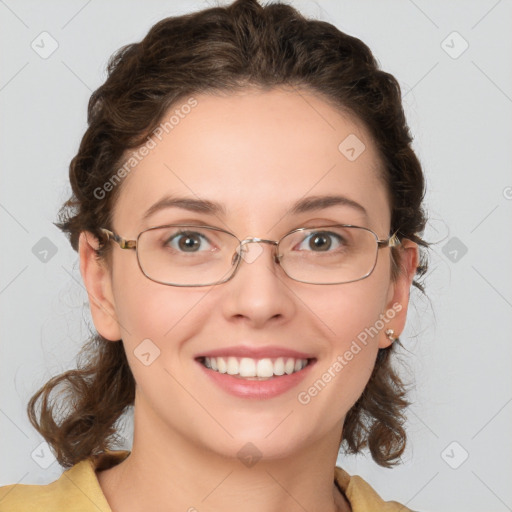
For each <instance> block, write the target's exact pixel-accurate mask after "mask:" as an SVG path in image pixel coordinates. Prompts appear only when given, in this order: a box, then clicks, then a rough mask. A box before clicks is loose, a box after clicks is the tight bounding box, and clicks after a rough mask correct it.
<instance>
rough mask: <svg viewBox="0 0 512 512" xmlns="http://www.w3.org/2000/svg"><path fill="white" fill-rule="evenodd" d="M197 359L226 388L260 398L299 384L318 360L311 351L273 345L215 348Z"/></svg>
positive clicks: (271, 395) (276, 393)
mask: <svg viewBox="0 0 512 512" xmlns="http://www.w3.org/2000/svg"><path fill="white" fill-rule="evenodd" d="M195 359H196V361H197V362H198V363H199V367H200V368H201V369H202V370H203V371H204V372H205V374H206V375H207V377H208V378H210V379H211V380H212V382H214V383H215V384H216V385H217V386H219V387H220V388H221V389H223V390H224V391H226V392H228V393H229V394H231V395H235V396H237V397H241V398H255V399H260V400H261V399H268V398H272V397H275V396H278V395H280V394H282V393H285V392H286V391H288V390H290V389H292V388H294V387H296V386H297V385H298V384H299V382H301V381H302V380H303V379H304V378H305V376H306V375H307V374H308V373H309V371H310V369H311V367H312V366H313V365H314V363H315V362H316V358H315V357H313V356H312V355H311V354H307V353H304V352H298V351H296V350H289V349H285V348H282V347H272V346H267V347H260V348H253V347H248V346H237V347H230V348H224V349H216V350H212V351H209V352H208V353H203V354H201V355H198V356H197V357H196V358H195Z"/></svg>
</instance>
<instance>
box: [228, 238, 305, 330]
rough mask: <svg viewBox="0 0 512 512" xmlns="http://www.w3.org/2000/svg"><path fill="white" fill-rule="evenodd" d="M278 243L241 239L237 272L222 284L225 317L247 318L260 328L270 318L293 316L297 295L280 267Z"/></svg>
mask: <svg viewBox="0 0 512 512" xmlns="http://www.w3.org/2000/svg"><path fill="white" fill-rule="evenodd" d="M276 246H277V242H276V241H274V240H265V239H261V238H248V239H246V240H244V241H243V242H242V245H241V255H239V256H237V257H238V258H241V260H240V262H239V264H238V268H237V270H236V273H235V275H234V276H233V277H232V278H231V279H230V281H228V282H227V283H225V284H224V285H223V286H225V289H224V290H225V291H226V295H225V299H224V301H223V312H224V315H225V316H226V318H228V319H237V320H238V321H240V320H241V319H245V322H246V323H249V324H252V326H253V327H258V326H259V327H261V326H263V325H265V324H266V323H267V322H269V321H271V320H272V321H276V320H278V319H280V320H281V321H285V320H286V319H289V318H291V317H292V315H293V312H294V311H295V303H294V300H293V297H294V295H293V293H292V292H291V290H290V287H289V284H288V282H287V277H286V274H285V273H284V272H283V270H282V269H281V268H280V266H279V256H278V255H277V253H276ZM269 253H270V256H271V257H270V258H269Z"/></svg>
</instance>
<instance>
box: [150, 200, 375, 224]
mask: <svg viewBox="0 0 512 512" xmlns="http://www.w3.org/2000/svg"><path fill="white" fill-rule="evenodd" d="M332 206H348V207H350V208H352V209H354V210H358V211H359V212H360V213H362V214H363V215H365V216H366V217H368V212H367V211H366V209H365V208H364V206H362V205H361V204H359V203H357V202H356V201H354V200H352V199H349V198H348V197H345V196H340V195H324V196H310V197H306V198H302V199H299V200H298V201H296V202H295V203H293V204H292V205H291V207H290V208H289V214H291V215H297V214H301V213H307V212H313V211H317V210H323V209H325V208H330V207H332ZM166 208H181V209H183V210H188V211H190V212H197V213H204V214H207V215H215V216H217V215H219V216H225V215H226V208H225V207H224V206H223V205H222V204H220V203H217V202H215V201H209V200H207V199H195V198H193V197H177V196H165V197H162V199H160V200H159V201H157V202H156V203H155V204H153V205H152V206H150V207H149V208H148V209H147V210H146V212H145V213H144V215H143V217H142V219H143V220H146V219H148V218H149V217H151V216H152V215H153V214H155V213H156V212H158V211H160V210H163V209H166Z"/></svg>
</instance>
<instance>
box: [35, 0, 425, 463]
mask: <svg viewBox="0 0 512 512" xmlns="http://www.w3.org/2000/svg"><path fill="white" fill-rule="evenodd" d="M248 86H251V87H260V88H263V89H270V88H272V87H277V86H291V87H293V88H302V89H306V90H309V91H312V92H313V93H315V94H317V95H319V96H321V97H322V98H323V99H325V100H326V101H328V102H330V103H331V104H332V105H334V106H335V107H337V108H339V109H340V110H342V111H344V112H348V113H350V114H352V115H353V116H355V118H357V119H359V120H360V121H362V122H363V124H364V125H365V127H366V128H367V130H369V133H370V134H371V136H372V138H373V141H374V143H375V145H376V147H377V151H378V153H379V155H380V158H381V161H382V164H383V168H384V169H385V171H384V173H385V176H384V178H385V182H386V184H387V188H388V192H389V196H390V201H391V212H392V216H391V230H392V231H393V232H394V231H396V230H398V234H399V237H400V238H407V239H410V240H412V241H414V242H416V243H418V245H419V246H420V249H421V250H420V265H419V267H418V269H417V274H416V279H415V281H414V285H415V286H416V287H417V288H419V289H420V290H421V291H422V292H423V291H424V290H423V286H422V284H421V283H420V282H419V281H418V278H419V277H421V276H423V274H424V273H425V271H426V268H427V263H426V256H425V249H426V248H427V247H428V244H427V243H426V242H425V241H423V240H422V239H421V238H420V235H421V234H422V233H423V230H424V227H425V223H426V218H425V214H424V210H423V208H422V201H423V198H424V194H425V183H424V177H423V173H422V169H421V165H420V162H419V160H418V158H417V157H416V155H415V153H414V152H413V150H412V148H411V142H412V137H411V135H410V132H409V128H408V126H407V123H406V119H405V115H404V111H403V108H402V104H401V91H400V86H399V84H398V82H397V80H396V79H395V78H394V77H393V76H392V75H390V74H388V73H386V72H384V71H382V70H380V69H379V66H378V63H377V61H376V60H375V58H374V57H373V55H372V53H371V51H370V49H369V48H368V47H367V46H366V45H365V44H364V43H363V42H362V41H360V40H359V39H357V38H355V37H352V36H349V35H347V34H345V33H343V32H341V31H340V30H338V29H337V28H336V27H334V26H333V25H331V24H329V23H327V22H324V21H319V20H312V19H306V18H305V17H303V16H302V15H301V14H300V13H299V12H298V11H297V10H295V9H294V8H293V7H291V6H289V5H286V4H281V3H273V4H268V5H265V6H262V5H260V4H259V3H258V2H257V1H256V0H237V1H235V2H233V3H232V4H231V5H229V6H225V7H213V8H208V9H204V10H202V11H199V12H196V13H192V14H187V15H183V16H178V17H169V18H166V19H163V20H162V21H160V22H158V23H157V24H155V25H154V26H153V27H152V28H151V29H150V31H149V32H148V34H147V35H146V37H144V39H143V40H142V41H141V42H140V43H134V44H129V45H127V46H125V47H123V48H121V49H120V50H118V51H117V52H116V53H115V54H114V55H113V56H112V57H111V59H110V61H109V64H108V78H107V80H106V81H105V83H104V84H103V85H101V86H100V87H99V88H98V89H97V90H96V91H95V92H94V93H93V94H92V96H91V98H90V101H89V105H88V128H87V130H86V132H85V134H84V136H83V138H82V141H81V144H80V147H79V150H78V153H77V154H76V156H75V157H74V158H73V159H72V161H71V163H70V167H69V179H70V182H71V186H72V196H71V197H70V199H69V200H68V201H66V202H65V203H64V205H63V206H62V208H61V210H60V212H59V219H58V220H59V222H58V223H55V225H56V226H58V227H59V228H60V229H61V230H62V231H64V232H65V233H66V234H67V236H68V237H69V239H70V242H71V245H72V247H73V249H75V250H78V239H79V236H80V233H81V232H82V231H90V232H92V233H93V234H94V235H95V236H96V237H97V238H98V240H100V243H101V245H100V250H99V251H98V253H97V254H98V257H99V258H105V259H106V260H107V261H109V259H110V258H109V249H108V247H109V244H106V243H105V237H104V235H103V234H102V232H100V230H99V228H100V227H101V226H105V227H109V228H110V227H111V219H112V210H113V206H114V204H115V202H116V198H117V197H118V194H119V191H120V189H121V186H117V187H113V189H112V191H111V192H109V193H108V194H106V195H105V197H102V196H101V195H99V194H97V193H96V194H95V191H97V190H98V188H101V187H102V186H104V184H105V183H106V182H108V181H109V180H110V179H111V178H112V176H113V175H114V173H115V171H116V169H119V166H120V165H122V162H123V161H124V159H125V158H126V154H127V150H129V149H133V148H137V147H139V146H140V145H141V144H142V143H143V142H144V141H145V139H146V138H147V137H148V136H150V135H151V133H152V132H153V130H154V129H155V128H156V127H157V126H158V125H159V123H160V121H161V119H162V116H163V115H164V114H165V113H166V112H167V111H168V109H169V108H170V107H171V106H172V105H175V104H177V103H178V102H179V101H180V100H181V99H183V98H185V97H189V96H190V95H191V94H200V93H202V92H212V91H214V92H220V91H223V92H227V93H229V92H235V91H238V90H240V89H241V88H244V87H248ZM97 196H98V197H97ZM395 251H396V250H395V249H393V250H392V261H393V266H392V268H393V273H392V277H393V278H396V275H397V272H399V271H400V268H399V265H398V264H397V261H398V256H397V253H396V252H395ZM397 342H398V343H399V340H397ZM394 347H395V343H393V344H392V345H391V346H390V347H389V348H386V349H379V352H378V355H377V359H376V364H375V367H374V370H373V374H372V376H371V378H370V380H369V382H368V384H367V386H366V388H365V390H364V392H363V393H362V395H361V397H360V398H359V399H358V401H357V402H356V403H355V404H354V406H353V407H352V408H351V409H350V411H349V412H348V414H347V416H346V418H345V423H344V426H343V439H342V440H341V444H340V446H341V447H343V448H344V449H345V451H346V452H348V453H357V452H359V451H360V450H361V449H363V448H365V447H367V448H369V450H370V452H371V455H372V457H373V459H374V460H375V461H376V462H377V463H378V464H380V465H381V466H387V467H389V466H391V465H393V464H397V463H398V461H399V458H400V456H401V454H402V453H403V451H404V449H405V442H406V434H405V430H404V428H403V423H404V421H405V416H404V410H405V408H406V407H407V406H408V405H409V402H408V401H407V399H406V386H405V384H404V383H403V382H402V380H401V379H400V377H399V376H398V374H397V372H396V370H395V369H394V368H393V367H392V364H391V362H392V361H391V354H392V353H393V352H394V351H395V348H394ZM59 387H62V388H63V389H61V390H60V391H58V388H59ZM53 391H56V393H57V396H58V397H59V399H60V404H68V405H69V406H70V409H69V411H68V412H67V414H64V415H61V416H63V417H61V418H56V417H54V415H55V416H56V412H55V402H52V401H50V395H51V393H52V392H53ZM134 397H135V381H134V378H133V375H132V372H131V370H130V368H129V365H128V362H127V359H126V355H125V352H124V348H123V344H122V342H121V340H119V341H118V342H112V341H108V340H106V339H104V338H103V337H102V336H101V335H99V334H95V335H93V336H92V338H91V339H90V340H89V341H88V342H87V343H86V344H85V345H84V347H83V348H82V350H81V352H80V354H79V358H78V361H77V369H76V370H70V371H67V372H65V373H63V374H61V375H57V376H55V377H53V378H52V379H51V380H49V381H48V382H47V383H46V384H45V385H44V386H43V387H42V388H41V389H39V390H38V391H37V393H36V394H35V395H34V396H33V397H32V398H31V399H30V401H29V403H28V406H27V411H28V416H29V419H30V421H31V423H32V425H33V426H34V427H35V428H36V430H37V431H38V432H39V433H40V434H41V435H42V436H43V437H44V438H45V439H46V441H47V442H48V443H49V445H50V446H51V447H52V449H53V450H54V452H55V455H56V457H57V460H58V461H59V463H60V464H61V465H62V466H64V467H69V466H72V465H73V464H76V463H78V462H79V461H81V460H82V459H84V458H87V457H89V456H91V455H93V454H97V453H100V452H103V451H105V450H106V449H112V446H113V444H114V443H115V442H117V440H118V438H117V434H116V425H117V422H118V420H119V419H120V418H121V415H122V414H123V413H124V412H125V411H126V410H127V408H128V407H129V406H132V405H133V403H134ZM39 400H41V410H40V413H39V417H38V415H37V413H36V404H37V402H38V401H39ZM56 419H57V421H59V422H58V423H57V421H56Z"/></svg>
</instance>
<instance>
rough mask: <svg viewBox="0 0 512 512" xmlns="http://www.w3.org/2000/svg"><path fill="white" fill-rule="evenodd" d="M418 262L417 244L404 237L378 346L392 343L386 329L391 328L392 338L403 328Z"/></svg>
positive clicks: (384, 346) (398, 334)
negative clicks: (385, 322)
mask: <svg viewBox="0 0 512 512" xmlns="http://www.w3.org/2000/svg"><path fill="white" fill-rule="evenodd" d="M418 263H419V249H418V244H416V243H415V242H412V241H411V240H407V239H404V240H402V244H401V245H400V246H399V252H398V261H397V265H398V267H399V271H398V276H397V278H396V280H395V281H393V282H391V284H390V287H389V292H388V298H387V299H388V302H387V304H386V310H385V312H384V315H385V316H386V317H387V318H388V319H389V320H388V323H387V324H386V326H385V327H384V329H383V330H382V334H381V335H380V336H379V348H386V347H389V346H390V345H391V343H393V341H391V340H390V339H389V337H388V336H387V335H386V331H387V330H388V329H393V331H394V334H393V338H398V336H400V334H401V333H402V331H403V330H404V328H405V321H406V318H407V310H408V307H409V294H410V290H411V285H412V281H413V279H414V276H415V274H416V269H417V268H418Z"/></svg>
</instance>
